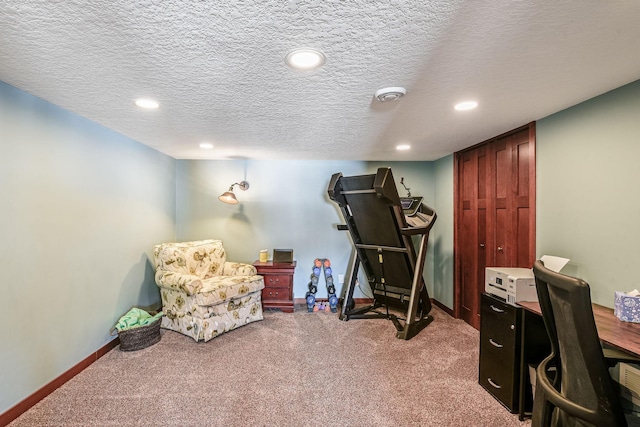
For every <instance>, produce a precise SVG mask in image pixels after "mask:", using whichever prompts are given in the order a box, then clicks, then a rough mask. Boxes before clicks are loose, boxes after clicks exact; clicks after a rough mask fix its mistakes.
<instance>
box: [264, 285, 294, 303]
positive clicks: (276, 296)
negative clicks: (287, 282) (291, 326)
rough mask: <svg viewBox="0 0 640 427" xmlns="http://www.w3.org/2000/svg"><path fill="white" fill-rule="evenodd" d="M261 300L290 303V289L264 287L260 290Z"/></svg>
mask: <svg viewBox="0 0 640 427" xmlns="http://www.w3.org/2000/svg"><path fill="white" fill-rule="evenodd" d="M262 300H263V301H275V300H278V301H281V300H286V301H290V300H291V288H289V287H286V288H283V287H276V286H269V287H265V288H264V289H263V290H262Z"/></svg>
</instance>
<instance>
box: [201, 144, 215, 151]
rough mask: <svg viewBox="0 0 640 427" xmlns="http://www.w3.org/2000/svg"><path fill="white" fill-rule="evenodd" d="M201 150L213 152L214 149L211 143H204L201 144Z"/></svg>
mask: <svg viewBox="0 0 640 427" xmlns="http://www.w3.org/2000/svg"><path fill="white" fill-rule="evenodd" d="M200 148H202V149H204V150H211V149H212V148H213V144H212V143H210V142H202V143H200Z"/></svg>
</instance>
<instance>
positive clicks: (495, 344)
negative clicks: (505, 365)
mask: <svg viewBox="0 0 640 427" xmlns="http://www.w3.org/2000/svg"><path fill="white" fill-rule="evenodd" d="M489 342H490V343H491V345H492V346H494V347H496V348H502V347H504V346H503V345H502V344H499V343H497V342H495V341H494V340H493V338H489Z"/></svg>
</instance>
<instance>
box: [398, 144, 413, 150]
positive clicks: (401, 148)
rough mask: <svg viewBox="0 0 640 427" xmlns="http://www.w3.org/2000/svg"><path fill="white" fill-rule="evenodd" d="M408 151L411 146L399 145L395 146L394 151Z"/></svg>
mask: <svg viewBox="0 0 640 427" xmlns="http://www.w3.org/2000/svg"><path fill="white" fill-rule="evenodd" d="M410 149H411V146H410V145H409V144H400V145H397V146H396V150H398V151H405V150H410Z"/></svg>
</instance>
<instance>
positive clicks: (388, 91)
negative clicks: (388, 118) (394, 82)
mask: <svg viewBox="0 0 640 427" xmlns="http://www.w3.org/2000/svg"><path fill="white" fill-rule="evenodd" d="M406 94H407V90H406V89H405V88H403V87H385V88H383V89H378V90H377V91H376V94H375V97H376V98H378V101H380V102H391V101H397V100H399V99H400V98H402V97H403V96H405V95H406Z"/></svg>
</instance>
